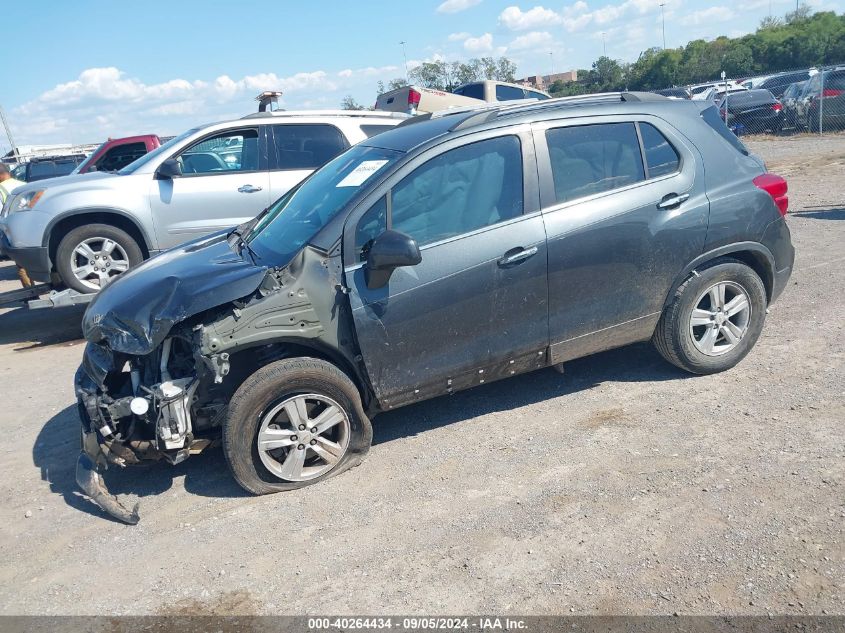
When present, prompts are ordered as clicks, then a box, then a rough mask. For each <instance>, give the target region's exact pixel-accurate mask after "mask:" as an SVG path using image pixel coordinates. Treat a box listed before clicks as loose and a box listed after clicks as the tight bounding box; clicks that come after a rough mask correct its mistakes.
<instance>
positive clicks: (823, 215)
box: [789, 207, 845, 220]
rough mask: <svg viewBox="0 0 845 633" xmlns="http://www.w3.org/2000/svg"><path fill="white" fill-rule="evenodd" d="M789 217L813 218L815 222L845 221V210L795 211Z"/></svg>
mask: <svg viewBox="0 0 845 633" xmlns="http://www.w3.org/2000/svg"><path fill="white" fill-rule="evenodd" d="M789 215H797V216H798V217H799V218H813V219H814V220H845V209H837V208H833V207H831V208H830V209H813V210H812V211H793V212H792V213H790V214H789Z"/></svg>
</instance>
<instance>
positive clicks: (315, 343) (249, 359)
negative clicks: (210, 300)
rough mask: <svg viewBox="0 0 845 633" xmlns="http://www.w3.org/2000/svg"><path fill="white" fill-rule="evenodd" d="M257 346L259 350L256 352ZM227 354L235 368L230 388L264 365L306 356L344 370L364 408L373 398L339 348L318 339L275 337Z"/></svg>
mask: <svg viewBox="0 0 845 633" xmlns="http://www.w3.org/2000/svg"><path fill="white" fill-rule="evenodd" d="M259 349H260V353H257V351H258V350H259ZM229 354H230V357H229V361H230V363H231V367H232V370H233V372H235V371H236V372H237V373H236V375H235V376H234V378H235V381H234V382H233V383H232V385H231V388H232V389H233V390H235V389H237V388H238V387H239V386H240V384H241V383H242V382H243V381H244V380H246V379H247V378H248V377H249V376H251V375H252V374H253V373H255V372H256V371H258V370H259V369H261V367H263V366H264V365H267V364H269V363H272V362H274V361H277V360H282V359H284V358H298V357H308V358H318V359H320V360H324V361H326V362H328V363H331V364H332V365H334V366H335V367H337V368H338V369H339V370H340V371H342V372H343V373H344V374H346V375H347V376H348V377H349V379H350V380H351V381H352V382H353V384H354V385H355V387H356V388H357V389H358V393H359V395H360V396H361V402H362V404H363V406H364V409H365V410H367V409H369V408H370V405H371V403H373V402H374V401H375V397H374V395H373V390H372V387H371V386H370V383H369V380H368V379H367V377H366V376H365V375H363V374H362V373H361V371H360V370H359V369H357V368H356V367H355V365H354V363H353V362H352V361H350V360H349V359H348V358H347V357H346V356H345V355H344V354H343V353H342V352H341V351H340V350H338V349H335V348H333V347H331V346H330V345H327V344H325V343H323V342H321V341H320V340H318V339H279V340H277V341H273V342H272V343H269V344H266V345H262V346H261V347H260V348H256V347H247V348H243V349H238V350H237V351H232V352H230V353H229Z"/></svg>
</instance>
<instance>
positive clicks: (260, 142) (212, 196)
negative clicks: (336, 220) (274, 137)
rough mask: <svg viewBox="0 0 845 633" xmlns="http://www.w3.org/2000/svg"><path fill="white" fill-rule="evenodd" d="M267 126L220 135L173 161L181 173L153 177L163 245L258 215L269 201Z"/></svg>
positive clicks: (153, 202)
mask: <svg viewBox="0 0 845 633" xmlns="http://www.w3.org/2000/svg"><path fill="white" fill-rule="evenodd" d="M266 147H267V143H266V139H265V138H264V128H263V127H258V126H256V127H245V128H238V129H234V130H226V131H223V132H216V133H214V134H211V135H209V136H207V137H205V138H203V139H201V140H200V141H198V142H196V143H194V144H193V145H191V146H189V147H188V148H186V149H184V150H182V151H181V152H179V153H178V154H177V155H175V156H173V157H172V158H176V159H177V160H178V161H179V164H180V166H181V168H182V175H181V176H177V177H175V178H172V179H159V178H154V179H153V180H152V183H151V185H150V209H151V212H152V216H153V222H154V223H155V227H156V234H157V236H158V240H159V244H160V245H161V247H162V248H170V247H172V246H176V245H178V244H181V243H183V242H187V241H190V240H192V239H195V238H197V237H202V236H203V235H207V234H209V233H213V232H215V231H219V230H221V229H227V228H229V227H232V226H236V225H238V224H241V223H242V222H246V221H247V220H249V219H251V218H253V217H255V216H256V215H258V213H259V212H260V211H261V210H262V209H264V207H266V206H267V205H268V204H269V203H270V175H269V171H268V162H267V151H266Z"/></svg>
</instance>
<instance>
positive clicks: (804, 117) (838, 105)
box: [798, 66, 845, 132]
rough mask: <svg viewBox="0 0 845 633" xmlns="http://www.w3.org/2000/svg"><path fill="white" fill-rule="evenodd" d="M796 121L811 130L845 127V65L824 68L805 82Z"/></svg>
mask: <svg viewBox="0 0 845 633" xmlns="http://www.w3.org/2000/svg"><path fill="white" fill-rule="evenodd" d="M798 122H799V123H800V124H801V125H803V126H804V127H806V128H807V129H808V130H810V131H811V132H818V131H819V127H820V125H821V126H822V127H823V128H824V129H826V130H835V129H842V128H843V127H845V66H843V67H839V68H835V69H831V70H825V71H823V72H820V73H819V74H817V75H814V76H813V77H811V78H810V80H809V81H808V82H807V86H806V88H805V90H804V95H803V99H802V103H801V105H800V108H799V110H798Z"/></svg>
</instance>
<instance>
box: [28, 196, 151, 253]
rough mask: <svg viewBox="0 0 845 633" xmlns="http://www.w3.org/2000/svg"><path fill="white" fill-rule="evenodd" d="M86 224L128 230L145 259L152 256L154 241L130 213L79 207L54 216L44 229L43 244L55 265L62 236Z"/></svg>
mask: <svg viewBox="0 0 845 633" xmlns="http://www.w3.org/2000/svg"><path fill="white" fill-rule="evenodd" d="M86 224H109V225H111V226H114V227H116V228H118V229H121V230H122V231H126V232H127V233H128V234H129V235H130V236H131V237H132V239H134V240H135V241H136V242H137V243H138V246H139V247H140V249H141V253H142V254H143V256H144V259H147V258H148V257H149V256H150V252H151V250H152V246H153V243H152V241H151V240H150V237H149V235H147V233H146V231H144V229H143V228H142V227H141V225H140V224H139V223H138V222H137V220H136V219H135V218H133V217H132V216H131V215H130V214H129V213H126V212H125V211H120V210H118V209H110V208H91V209H78V210H76V211H70V212H68V213H64V214H62V215H60V216H57V217H55V218H53V220H52V221H51V222H50V224H49V225H47V229H46V230H45V231H44V241H43V244H42V246H46V247H47V249H48V253H49V256H50V261H51V262H53V265H54V266H55V261H56V251H57V250H58V248H59V243H60V242H61V241H62V238H64V236H65V235H67V234H68V232H70V231H72V230H73V229H75V228H78V227H80V226H85V225H86Z"/></svg>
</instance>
